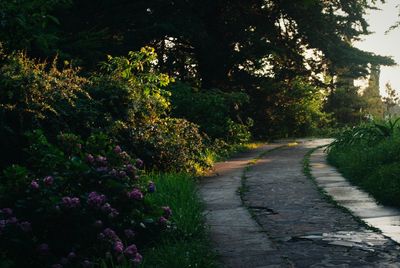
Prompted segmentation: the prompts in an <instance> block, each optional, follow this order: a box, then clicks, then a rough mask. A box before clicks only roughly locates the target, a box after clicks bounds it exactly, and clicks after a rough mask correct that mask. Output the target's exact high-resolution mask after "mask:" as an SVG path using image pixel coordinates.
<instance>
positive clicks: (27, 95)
mask: <svg viewBox="0 0 400 268" xmlns="http://www.w3.org/2000/svg"><path fill="white" fill-rule="evenodd" d="M0 58H1V59H0V64H1V67H0V88H1V91H0V125H1V126H2V127H1V128H0V147H1V148H2V154H1V159H0V167H1V166H3V167H4V164H5V163H6V164H7V163H11V162H15V161H17V160H19V159H18V157H20V153H21V148H22V146H23V145H24V144H25V142H24V138H23V134H24V133H25V132H26V131H29V130H32V129H35V128H43V129H45V130H46V132H47V133H48V134H53V135H55V133H58V132H59V131H60V130H73V129H79V130H81V131H82V129H85V128H87V126H86V125H87V122H85V120H82V119H80V117H82V113H81V112H80V109H79V107H77V102H78V100H80V99H84V100H86V101H89V100H90V97H89V95H88V94H87V93H86V92H85V90H84V89H83V87H84V86H85V85H87V84H88V81H87V79H85V78H82V77H80V76H78V75H77V72H78V69H74V68H70V67H66V68H64V69H63V70H59V69H57V68H56V66H55V65H56V62H55V61H54V62H53V63H52V64H51V65H48V64H46V63H41V62H36V61H34V60H31V59H29V58H27V57H26V55H25V54H24V53H22V52H16V53H13V54H10V55H4V54H1V53H0ZM83 117H84V116H83Z"/></svg>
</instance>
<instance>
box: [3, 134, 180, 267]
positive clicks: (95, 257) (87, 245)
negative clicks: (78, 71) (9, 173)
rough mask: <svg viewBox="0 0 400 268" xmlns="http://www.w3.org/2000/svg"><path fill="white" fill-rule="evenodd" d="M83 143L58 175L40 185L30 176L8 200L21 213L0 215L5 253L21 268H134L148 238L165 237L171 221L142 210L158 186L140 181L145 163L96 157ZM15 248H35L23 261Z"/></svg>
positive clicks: (115, 150) (107, 152)
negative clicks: (117, 267)
mask: <svg viewBox="0 0 400 268" xmlns="http://www.w3.org/2000/svg"><path fill="white" fill-rule="evenodd" d="M69 138H73V137H72V136H71V137H69ZM82 144H83V145H81V146H73V145H71V146H70V145H69V146H67V148H68V150H69V151H68V152H66V153H65V154H63V156H64V157H65V159H62V161H60V163H61V164H58V165H56V166H57V169H54V170H47V172H48V174H52V175H47V176H44V177H42V179H38V178H40V175H38V174H35V173H34V172H32V171H30V172H29V176H27V178H28V181H27V183H26V184H25V190H23V191H19V192H21V193H22V194H21V195H20V196H16V197H13V199H10V202H9V204H18V206H16V207H14V208H8V207H7V208H2V209H0V250H1V252H4V254H5V256H7V257H9V258H10V259H13V260H14V259H15V260H17V265H18V267H29V265H31V264H32V263H34V264H35V265H36V266H37V267H55V268H67V267H77V266H79V267H95V266H98V265H99V263H98V261H99V260H104V261H106V262H107V265H108V264H111V263H122V262H125V261H128V262H130V263H131V264H132V265H133V266H136V265H138V264H139V263H140V262H141V260H142V256H141V255H140V253H139V251H138V248H140V247H141V245H142V243H143V242H144V241H143V237H149V236H150V235H154V234H157V233H158V232H160V231H162V230H163V229H164V228H165V226H166V224H167V222H168V219H169V218H170V216H171V215H172V212H171V210H170V209H169V207H163V208H158V207H154V206H153V205H151V204H147V203H145V198H146V195H147V194H149V193H153V192H154V191H155V189H156V186H155V184H154V183H153V182H151V181H143V180H142V179H141V178H139V173H140V170H139V168H140V167H141V166H143V162H142V161H141V160H139V159H132V158H131V157H130V156H129V155H128V154H127V153H126V152H124V151H123V150H122V148H121V147H120V146H113V147H111V148H112V149H104V148H100V149H99V150H96V151H95V153H93V152H88V151H85V147H86V146H85V144H84V143H82ZM92 147H93V145H92V146H90V148H92ZM71 148H72V149H71ZM106 148H110V147H109V146H107V147H106ZM71 152H73V153H74V154H73V155H71ZM99 152H101V154H100V153H99ZM50 153H51V152H50ZM42 170H44V169H42ZM0 201H1V200H0ZM32 211H34V213H32ZM160 211H163V214H162V215H161V213H160ZM17 216H18V218H21V219H22V218H23V219H24V220H18V219H17ZM148 219H152V220H148ZM157 219H158V220H157ZM36 227H38V228H36ZM143 227H145V228H143ZM59 230H62V232H60V231H59ZM146 232H147V234H146ZM149 238H151V237H149ZM13 243H16V244H15V245H19V244H21V243H25V244H26V248H29V247H31V252H32V253H30V254H29V256H30V257H29V258H28V257H26V258H25V257H23V256H22V258H20V256H19V254H20V253H19V252H18V251H15V252H14V251H13V249H14V248H17V246H12V247H10V246H9V245H12V244H13ZM27 256H28V255H27ZM108 262H109V263H108Z"/></svg>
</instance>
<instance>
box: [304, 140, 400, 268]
mask: <svg viewBox="0 0 400 268" xmlns="http://www.w3.org/2000/svg"><path fill="white" fill-rule="evenodd" d="M327 166H329V165H328V164H327V162H326V153H325V151H324V149H323V148H320V149H318V150H316V151H315V152H314V153H313V154H312V155H311V157H310V167H311V168H312V174H313V176H314V177H315V180H316V182H317V184H318V185H319V186H320V187H321V188H322V189H324V190H325V191H326V193H327V194H329V195H330V196H332V198H333V199H334V200H336V201H337V202H338V203H339V204H340V205H342V206H343V207H345V208H347V209H349V210H350V211H351V212H352V213H353V214H354V215H356V216H358V217H359V218H361V219H362V220H363V221H364V222H366V223H367V224H369V225H371V226H373V227H375V228H378V229H380V230H381V231H382V233H383V234H384V235H386V236H388V237H390V238H391V239H393V240H394V241H397V242H399V243H400V210H399V209H397V208H393V207H389V206H382V205H379V204H378V203H377V202H376V201H375V199H374V198H373V197H372V196H370V195H368V193H366V192H365V191H363V190H361V189H359V188H358V187H356V186H353V185H351V184H349V185H344V186H342V187H332V184H329V183H327V181H329V180H336V179H337V180H339V179H340V178H342V179H343V180H346V179H345V178H343V176H342V175H341V174H340V173H339V172H338V171H336V170H332V171H331V172H329V173H327V174H326V173H324V172H325V171H326V168H327ZM321 173H324V175H323V176H321V175H320V174H321ZM331 178H335V179H331ZM399 266H400V265H399Z"/></svg>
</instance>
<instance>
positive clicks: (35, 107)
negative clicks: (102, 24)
mask: <svg viewBox="0 0 400 268" xmlns="http://www.w3.org/2000/svg"><path fill="white" fill-rule="evenodd" d="M155 60H156V54H155V52H154V50H153V49H151V48H148V47H146V48H143V49H142V50H140V51H139V52H130V53H129V55H128V57H115V58H113V57H111V56H110V57H109V58H108V61H107V62H105V63H103V65H102V69H101V71H100V72H98V73H93V74H92V75H91V76H90V77H89V78H84V77H82V76H80V75H79V73H78V71H79V70H78V69H74V68H70V67H66V68H64V69H63V70H59V69H57V67H56V61H54V62H53V63H52V64H50V65H49V64H46V63H41V62H35V61H33V60H31V59H29V58H27V57H26V56H25V54H23V53H13V54H11V55H3V54H2V59H1V63H2V66H1V68H0V87H1V89H2V90H1V91H0V124H1V125H2V128H1V129H0V145H1V148H2V150H3V154H2V155H1V161H0V168H1V167H4V166H6V165H7V164H10V163H16V162H17V163H18V162H19V163H21V162H23V161H21V160H22V159H23V158H22V157H21V153H22V148H23V147H24V146H25V145H26V144H27V143H26V140H25V138H24V133H25V132H26V131H30V130H32V129H36V128H41V129H43V130H44V132H45V133H46V135H47V136H48V137H49V138H50V140H54V139H55V136H56V134H57V133H58V132H59V131H66V132H68V131H71V132H73V133H77V134H79V135H81V136H83V137H87V136H89V135H90V133H92V132H93V131H98V130H100V131H104V132H106V133H107V134H108V135H110V136H112V137H115V138H116V139H117V141H118V142H119V143H120V144H121V145H122V146H124V148H126V150H128V151H129V152H130V153H133V154H135V153H137V152H140V153H143V155H144V157H145V158H146V160H148V161H147V162H146V163H147V165H148V167H153V168H158V169H166V168H168V169H173V170H189V169H191V168H192V167H195V166H196V165H197V166H202V167H204V164H203V160H202V150H203V145H202V136H201V135H200V134H199V133H198V129H197V126H196V125H194V124H192V123H189V122H188V121H185V120H184V119H180V120H175V119H172V118H169V117H168V113H169V109H170V108H169V106H170V104H169V100H168V96H169V92H168V91H166V90H164V89H163V87H165V86H167V85H168V84H169V83H170V81H172V79H171V78H170V77H168V76H167V75H164V74H161V73H159V72H157V70H156V68H155V66H154V61H155Z"/></svg>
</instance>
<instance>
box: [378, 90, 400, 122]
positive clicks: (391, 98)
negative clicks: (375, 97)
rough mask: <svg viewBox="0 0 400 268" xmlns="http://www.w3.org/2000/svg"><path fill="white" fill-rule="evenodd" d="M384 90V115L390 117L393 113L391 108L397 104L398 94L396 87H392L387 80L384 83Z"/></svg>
mask: <svg viewBox="0 0 400 268" xmlns="http://www.w3.org/2000/svg"><path fill="white" fill-rule="evenodd" d="M385 91H386V96H385V97H383V98H382V99H383V103H384V105H385V116H389V117H390V116H391V115H392V113H394V111H393V108H395V107H396V106H397V105H398V102H399V96H398V94H397V91H396V89H394V88H393V87H392V85H391V84H390V83H389V82H387V83H386V85H385Z"/></svg>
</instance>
